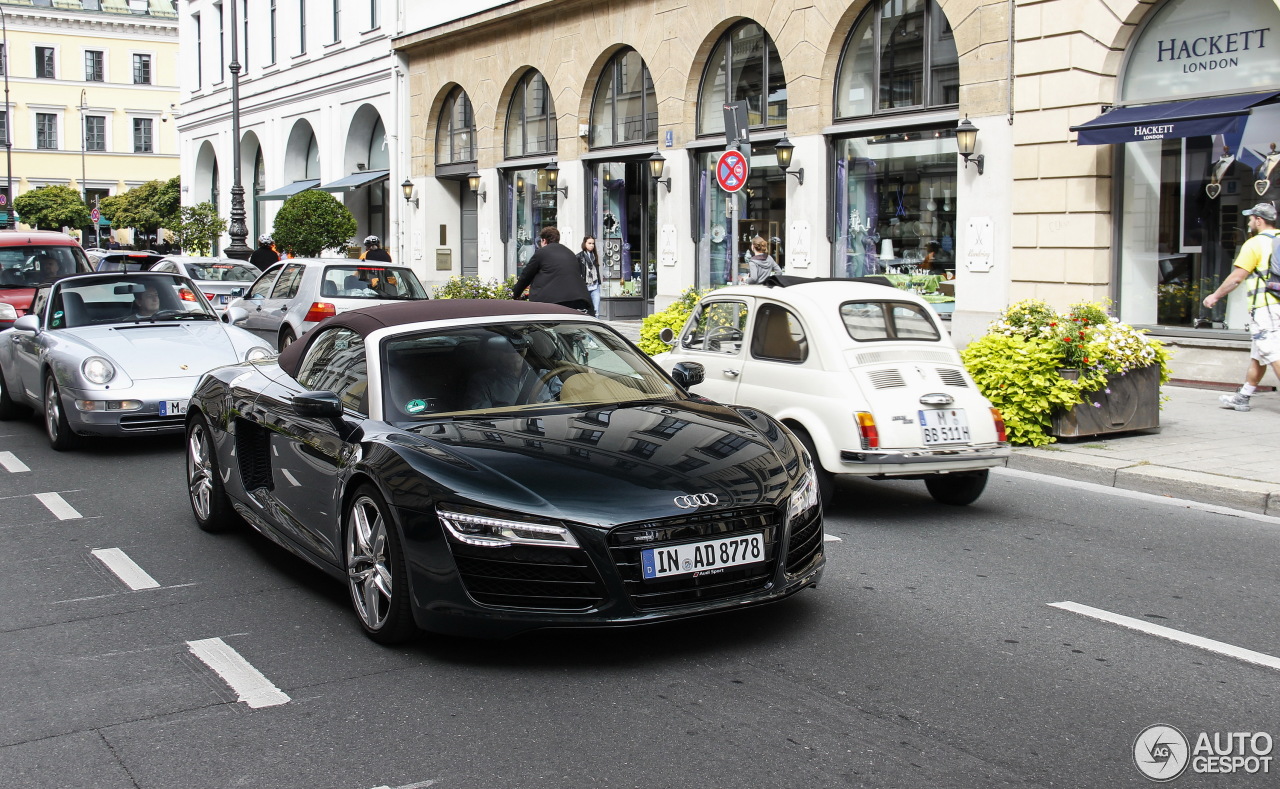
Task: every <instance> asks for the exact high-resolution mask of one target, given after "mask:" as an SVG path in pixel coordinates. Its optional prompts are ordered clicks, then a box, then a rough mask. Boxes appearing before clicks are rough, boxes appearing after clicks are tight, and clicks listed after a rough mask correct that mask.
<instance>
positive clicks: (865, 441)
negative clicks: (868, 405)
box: [856, 411, 880, 449]
mask: <svg viewBox="0 0 1280 789" xmlns="http://www.w3.org/2000/svg"><path fill="white" fill-rule="evenodd" d="M856 416H857V418H858V438H859V439H861V440H862V448H863V449H879V448H880V431H879V430H877V429H876V418H875V417H874V416H872V415H871V414H870V413H868V412H866V411H859V412H858V413H857V414H856Z"/></svg>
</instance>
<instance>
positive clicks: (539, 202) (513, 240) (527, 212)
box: [503, 167, 573, 277]
mask: <svg viewBox="0 0 1280 789" xmlns="http://www.w3.org/2000/svg"><path fill="white" fill-rule="evenodd" d="M503 190H504V191H505V193H506V202H507V206H506V213H507V228H506V230H507V233H506V241H507V244H506V249H507V275H508V276H511V275H513V274H514V275H515V276H517V277H518V276H520V274H521V273H522V272H523V271H524V267H525V264H526V263H528V262H529V259H530V258H532V257H533V252H534V250H536V249H537V248H538V247H537V241H538V234H539V233H541V232H542V228H544V227H546V226H548V225H555V224H556V205H557V201H556V197H558V196H559V192H557V191H556V190H555V189H552V188H551V186H550V184H549V183H548V182H547V171H546V170H544V169H542V168H537V167H531V168H529V169H524V170H504V171H503ZM560 241H561V243H565V244H566V246H568V247H569V248H570V249H572V248H573V242H572V240H571V239H563V238H562V239H560ZM566 242H568V243H566Z"/></svg>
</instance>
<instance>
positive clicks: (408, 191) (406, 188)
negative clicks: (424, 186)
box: [400, 178, 418, 208]
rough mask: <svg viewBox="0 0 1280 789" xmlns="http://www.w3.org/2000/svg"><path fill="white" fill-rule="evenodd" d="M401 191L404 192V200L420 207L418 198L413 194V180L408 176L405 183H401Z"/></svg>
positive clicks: (415, 206)
mask: <svg viewBox="0 0 1280 789" xmlns="http://www.w3.org/2000/svg"><path fill="white" fill-rule="evenodd" d="M400 191H401V192H403V193H404V201H405V202H406V203H413V207H414V208H417V207H418V198H416V197H414V196H413V181H410V180H409V179H408V178H406V179H404V183H402V184H400Z"/></svg>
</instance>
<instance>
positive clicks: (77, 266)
mask: <svg viewBox="0 0 1280 789" xmlns="http://www.w3.org/2000/svg"><path fill="white" fill-rule="evenodd" d="M92 270H93V268H92V267H91V266H90V265H89V258H87V257H86V256H85V254H84V252H83V251H82V250H81V249H80V247H76V246H58V245H52V244H51V245H47V246H46V245H44V244H27V245H25V246H18V247H0V287H8V288H32V287H36V286H38V285H41V284H47V283H50V282H53V281H54V280H56V279H58V278H60V277H65V276H67V275H68V274H83V273H85V272H89V271H92Z"/></svg>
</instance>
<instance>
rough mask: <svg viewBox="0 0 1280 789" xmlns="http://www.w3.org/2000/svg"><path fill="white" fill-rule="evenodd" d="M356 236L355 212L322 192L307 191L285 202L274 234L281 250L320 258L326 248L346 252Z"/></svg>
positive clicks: (277, 217) (277, 216)
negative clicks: (344, 250) (346, 248)
mask: <svg viewBox="0 0 1280 789" xmlns="http://www.w3.org/2000/svg"><path fill="white" fill-rule="evenodd" d="M355 234H356V220H355V217H353V216H352V215H351V211H349V210H348V209H347V207H346V206H345V205H343V204H342V203H340V202H338V200H337V199H336V198H334V196H333V195H331V194H329V193H328V192H322V191H320V190H318V189H307V190H306V191H303V192H298V193H297V194H296V195H294V196H293V197H290V198H289V199H288V200H285V201H284V205H282V206H280V212H279V213H277V214H276V221H275V227H274V228H273V229H272V231H271V237H272V238H273V239H275V242H276V248H277V249H283V250H288V251H290V252H292V253H293V254H295V255H297V256H299V257H306V258H314V257H320V254H321V253H322V252H324V251H325V250H326V249H342V248H344V247H346V246H347V244H348V243H349V242H350V241H351V237H352V236H354V235H355Z"/></svg>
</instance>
